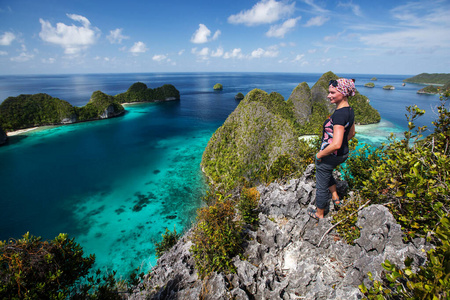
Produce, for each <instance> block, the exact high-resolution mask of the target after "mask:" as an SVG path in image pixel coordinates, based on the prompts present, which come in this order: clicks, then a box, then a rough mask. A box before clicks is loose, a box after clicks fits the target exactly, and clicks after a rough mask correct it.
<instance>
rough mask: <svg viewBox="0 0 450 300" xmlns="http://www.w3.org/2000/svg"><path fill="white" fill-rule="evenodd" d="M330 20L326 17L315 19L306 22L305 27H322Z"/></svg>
mask: <svg viewBox="0 0 450 300" xmlns="http://www.w3.org/2000/svg"><path fill="white" fill-rule="evenodd" d="M329 19H330V18H328V17H324V16H317V17H314V18H311V19H309V20H308V22H306V24H305V27H311V26H322V25H323V24H325V23H326V22H327V21H328V20H329Z"/></svg>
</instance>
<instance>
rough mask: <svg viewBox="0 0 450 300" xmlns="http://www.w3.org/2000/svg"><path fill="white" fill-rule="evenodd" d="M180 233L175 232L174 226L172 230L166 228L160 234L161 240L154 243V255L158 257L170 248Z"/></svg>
mask: <svg viewBox="0 0 450 300" xmlns="http://www.w3.org/2000/svg"><path fill="white" fill-rule="evenodd" d="M180 237H181V234H179V233H177V230H176V229H175V227H174V228H173V231H170V230H169V229H168V228H166V232H165V233H164V234H162V241H161V242H159V243H158V242H157V243H155V249H156V257H157V258H160V257H161V256H162V255H163V254H164V253H165V252H166V251H168V250H170V248H172V247H173V246H175V244H176V243H177V242H178V239H179V238H180Z"/></svg>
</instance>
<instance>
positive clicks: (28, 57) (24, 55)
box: [11, 52, 34, 62]
mask: <svg viewBox="0 0 450 300" xmlns="http://www.w3.org/2000/svg"><path fill="white" fill-rule="evenodd" d="M33 58H34V54H29V53H26V52H22V53H20V55H19V56H16V57H11V61H14V62H26V61H29V60H31V59H33Z"/></svg>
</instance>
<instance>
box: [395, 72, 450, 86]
mask: <svg viewBox="0 0 450 300" xmlns="http://www.w3.org/2000/svg"><path fill="white" fill-rule="evenodd" d="M403 81H404V82H411V83H422V84H432V83H434V84H440V85H444V84H447V83H449V82H450V74H448V73H431V74H429V73H421V74H419V75H416V76H413V77H410V78H407V79H405V80H403Z"/></svg>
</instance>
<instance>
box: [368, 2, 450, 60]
mask: <svg viewBox="0 0 450 300" xmlns="http://www.w3.org/2000/svg"><path fill="white" fill-rule="evenodd" d="M448 11H449V5H448V4H447V3H445V2H442V1H432V2H431V3H428V2H412V3H408V4H405V5H401V6H398V7H396V8H394V9H392V10H391V14H392V16H393V18H394V19H395V20H397V21H398V24H397V26H396V28H395V29H390V30H389V31H386V32H382V33H375V34H365V35H362V36H361V37H360V40H361V41H362V42H363V43H364V44H366V45H369V46H371V47H373V46H375V47H380V48H386V49H388V51H391V52H395V53H400V51H406V52H408V53H411V52H412V51H414V52H417V51H418V50H419V46H421V47H422V48H421V49H420V51H422V52H423V53H427V52H428V53H432V52H434V51H436V50H437V49H445V51H448V49H446V48H449V47H450V19H449V18H448ZM447 53H448V52H447Z"/></svg>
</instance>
